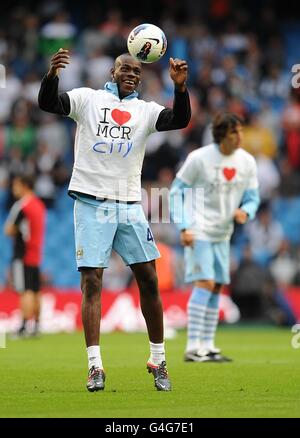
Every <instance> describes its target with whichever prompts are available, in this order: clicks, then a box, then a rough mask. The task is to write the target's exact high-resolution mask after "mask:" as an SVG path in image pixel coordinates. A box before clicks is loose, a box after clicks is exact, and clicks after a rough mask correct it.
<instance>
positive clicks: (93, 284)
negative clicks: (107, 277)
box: [81, 269, 101, 298]
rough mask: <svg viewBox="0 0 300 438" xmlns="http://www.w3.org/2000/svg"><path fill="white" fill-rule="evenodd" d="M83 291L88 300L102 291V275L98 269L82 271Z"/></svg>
mask: <svg viewBox="0 0 300 438" xmlns="http://www.w3.org/2000/svg"><path fill="white" fill-rule="evenodd" d="M81 290H82V292H83V293H84V295H85V297H86V298H91V297H93V296H94V295H97V294H99V293H100V291H101V274H100V272H99V271H98V270H97V269H88V270H84V271H81Z"/></svg>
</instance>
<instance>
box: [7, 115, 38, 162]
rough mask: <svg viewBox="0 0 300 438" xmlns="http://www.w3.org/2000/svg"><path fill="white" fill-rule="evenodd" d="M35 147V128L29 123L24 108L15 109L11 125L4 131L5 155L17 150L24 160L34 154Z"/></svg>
mask: <svg viewBox="0 0 300 438" xmlns="http://www.w3.org/2000/svg"><path fill="white" fill-rule="evenodd" d="M35 147H36V128H35V127H34V126H33V125H32V124H31V123H30V119H29V116H28V112H27V110H26V108H25V107H21V108H19V109H18V108H17V109H16V111H15V113H14V115H13V117H12V123H11V125H10V126H8V127H7V131H6V142H5V150H6V153H7V151H9V150H10V149H12V148H18V149H19V150H20V151H21V155H22V158H26V157H27V156H28V155H29V154H31V153H32V152H34V150H35Z"/></svg>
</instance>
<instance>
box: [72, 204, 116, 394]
mask: <svg viewBox="0 0 300 438" xmlns="http://www.w3.org/2000/svg"><path fill="white" fill-rule="evenodd" d="M115 210H116V209H115V206H114V205H113V204H109V205H108V204H107V203H101V204H100V203H99V202H98V203H97V202H95V203H89V202H84V201H81V200H76V201H75V205H74V221H75V243H76V245H75V246H76V261H77V267H78V270H79V271H80V272H81V289H82V295H83V296H82V322H83V327H84V334H85V341H86V347H87V355H88V366H89V376H88V382H87V389H88V390H89V391H92V392H93V391H98V390H102V389H104V381H105V375H104V371H103V364H102V358H101V352H100V345H99V338H100V314H101V301H100V299H101V298H100V294H101V286H102V275H103V269H104V268H105V267H107V266H108V260H109V257H110V253H111V249H112V242H113V239H114V234H115V231H116V228H117V225H116V221H115V220H114V218H115Z"/></svg>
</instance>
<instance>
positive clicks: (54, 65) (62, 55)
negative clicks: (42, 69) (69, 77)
mask: <svg viewBox="0 0 300 438" xmlns="http://www.w3.org/2000/svg"><path fill="white" fill-rule="evenodd" d="M69 59H70V56H69V50H66V49H59V51H58V52H56V53H55V54H54V55H53V56H52V58H51V60H50V69H49V71H48V73H47V76H48V78H53V77H55V76H58V72H59V69H60V68H66V65H67V64H70V62H69Z"/></svg>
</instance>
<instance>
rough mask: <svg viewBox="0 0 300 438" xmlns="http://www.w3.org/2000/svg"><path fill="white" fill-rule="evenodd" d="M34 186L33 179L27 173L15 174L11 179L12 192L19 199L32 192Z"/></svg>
mask: <svg viewBox="0 0 300 438" xmlns="http://www.w3.org/2000/svg"><path fill="white" fill-rule="evenodd" d="M33 187H34V179H33V177H32V176H29V175H16V176H15V177H14V178H13V181H12V193H13V195H14V197H15V198H16V199H21V198H23V196H25V195H27V194H28V193H30V192H32V190H33Z"/></svg>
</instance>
